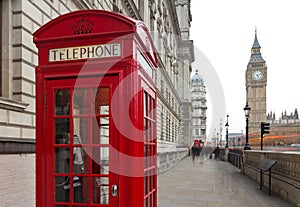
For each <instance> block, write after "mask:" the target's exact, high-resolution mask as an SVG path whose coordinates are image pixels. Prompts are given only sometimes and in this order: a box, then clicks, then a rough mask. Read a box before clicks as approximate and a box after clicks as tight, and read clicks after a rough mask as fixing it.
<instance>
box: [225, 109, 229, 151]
mask: <svg viewBox="0 0 300 207" xmlns="http://www.w3.org/2000/svg"><path fill="white" fill-rule="evenodd" d="M228 117H229V115H228V114H227V121H226V124H225V128H226V145H225V148H228V127H229V124H228Z"/></svg>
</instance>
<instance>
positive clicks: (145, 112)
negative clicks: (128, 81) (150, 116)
mask: <svg viewBox="0 0 300 207" xmlns="http://www.w3.org/2000/svg"><path fill="white" fill-rule="evenodd" d="M144 116H147V93H144Z"/></svg>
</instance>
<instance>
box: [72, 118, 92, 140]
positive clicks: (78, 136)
mask: <svg viewBox="0 0 300 207" xmlns="http://www.w3.org/2000/svg"><path fill="white" fill-rule="evenodd" d="M89 125H90V124H89V119H88V118H73V133H74V137H73V142H74V144H89Z"/></svg>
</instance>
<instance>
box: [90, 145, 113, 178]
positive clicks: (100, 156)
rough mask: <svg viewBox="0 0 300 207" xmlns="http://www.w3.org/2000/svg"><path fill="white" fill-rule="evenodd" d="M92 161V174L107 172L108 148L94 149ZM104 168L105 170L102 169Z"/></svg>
mask: <svg viewBox="0 0 300 207" xmlns="http://www.w3.org/2000/svg"><path fill="white" fill-rule="evenodd" d="M92 159H93V173H94V174H101V172H107V171H108V165H109V147H94V148H93V155H92ZM104 166H105V168H103V167H104ZM107 173H108V172H107Z"/></svg>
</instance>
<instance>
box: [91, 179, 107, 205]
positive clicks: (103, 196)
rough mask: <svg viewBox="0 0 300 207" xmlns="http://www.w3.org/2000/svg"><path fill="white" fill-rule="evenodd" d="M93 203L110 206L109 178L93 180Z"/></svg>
mask: <svg viewBox="0 0 300 207" xmlns="http://www.w3.org/2000/svg"><path fill="white" fill-rule="evenodd" d="M93 185H94V186H93V203H95V204H109V178H108V177H96V178H93Z"/></svg>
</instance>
